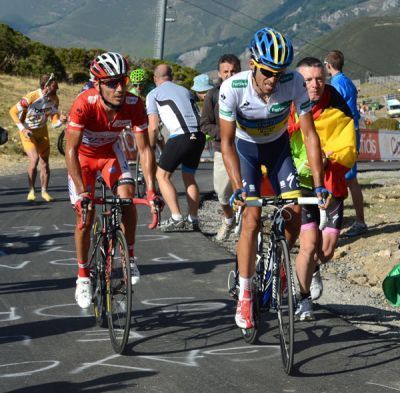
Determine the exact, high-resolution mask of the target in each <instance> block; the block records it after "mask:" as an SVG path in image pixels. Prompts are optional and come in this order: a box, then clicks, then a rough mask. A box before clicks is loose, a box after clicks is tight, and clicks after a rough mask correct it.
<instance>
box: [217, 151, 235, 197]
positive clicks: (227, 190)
mask: <svg viewBox="0 0 400 393" xmlns="http://www.w3.org/2000/svg"><path fill="white" fill-rule="evenodd" d="M214 190H215V192H216V193H217V196H218V201H219V203H220V204H221V205H229V198H230V197H231V195H232V194H233V191H232V185H231V181H230V179H229V176H228V172H227V171H226V168H225V164H224V160H223V159H222V153H221V152H219V151H216V152H214Z"/></svg>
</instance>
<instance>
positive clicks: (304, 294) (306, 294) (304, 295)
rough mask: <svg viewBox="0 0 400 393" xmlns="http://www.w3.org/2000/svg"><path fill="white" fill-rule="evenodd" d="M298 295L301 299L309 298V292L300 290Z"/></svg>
mask: <svg viewBox="0 0 400 393" xmlns="http://www.w3.org/2000/svg"><path fill="white" fill-rule="evenodd" d="M300 297H301V300H304V299H309V298H311V293H310V292H307V293H301V292H300Z"/></svg>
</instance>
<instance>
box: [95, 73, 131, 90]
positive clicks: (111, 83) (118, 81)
mask: <svg viewBox="0 0 400 393" xmlns="http://www.w3.org/2000/svg"><path fill="white" fill-rule="evenodd" d="M101 83H102V84H103V85H106V86H107V87H109V88H110V89H116V88H117V87H118V85H121V86H125V85H126V83H127V77H126V76H123V77H121V78H112V79H102V80H101Z"/></svg>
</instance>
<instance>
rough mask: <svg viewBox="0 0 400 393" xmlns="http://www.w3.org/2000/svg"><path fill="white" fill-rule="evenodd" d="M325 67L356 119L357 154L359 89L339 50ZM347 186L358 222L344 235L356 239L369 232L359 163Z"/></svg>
mask: <svg viewBox="0 0 400 393" xmlns="http://www.w3.org/2000/svg"><path fill="white" fill-rule="evenodd" d="M324 63H325V66H326V69H327V71H328V74H329V75H330V76H331V85H332V86H333V87H334V88H335V89H336V90H337V91H338V92H339V93H340V95H341V96H342V97H343V98H344V100H345V101H346V103H347V105H348V106H349V108H350V110H351V113H352V115H353V119H354V125H355V128H356V138H357V152H359V151H360V130H359V119H360V114H359V112H358V110H357V88H356V87H355V86H354V83H353V82H352V81H351V80H350V79H349V78H348V77H347V76H346V75H345V74H344V73H343V71H342V70H343V66H344V55H343V53H342V52H341V51H339V50H332V51H330V52H328V54H327V55H326V56H325V61H324ZM346 182H347V186H348V187H349V189H350V194H351V199H352V200H353V206H354V209H355V212H356V220H355V221H354V223H353V224H352V226H351V227H350V228H349V229H348V230H347V231H346V232H344V233H343V236H346V237H355V236H360V235H363V234H364V233H366V232H367V229H368V227H367V224H366V223H365V219H364V197H363V194H362V190H361V186H360V184H359V183H358V180H357V163H355V164H354V166H353V167H352V168H351V169H350V170H349V171H348V172H347V173H346Z"/></svg>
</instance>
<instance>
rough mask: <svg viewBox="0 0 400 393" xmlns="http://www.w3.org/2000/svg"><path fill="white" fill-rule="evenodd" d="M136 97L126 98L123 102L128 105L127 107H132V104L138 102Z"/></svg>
mask: <svg viewBox="0 0 400 393" xmlns="http://www.w3.org/2000/svg"><path fill="white" fill-rule="evenodd" d="M138 99H139V98H138V97H130V96H129V97H128V96H127V97H126V100H125V102H126V103H127V104H128V105H134V104H136V103H137V102H138Z"/></svg>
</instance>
